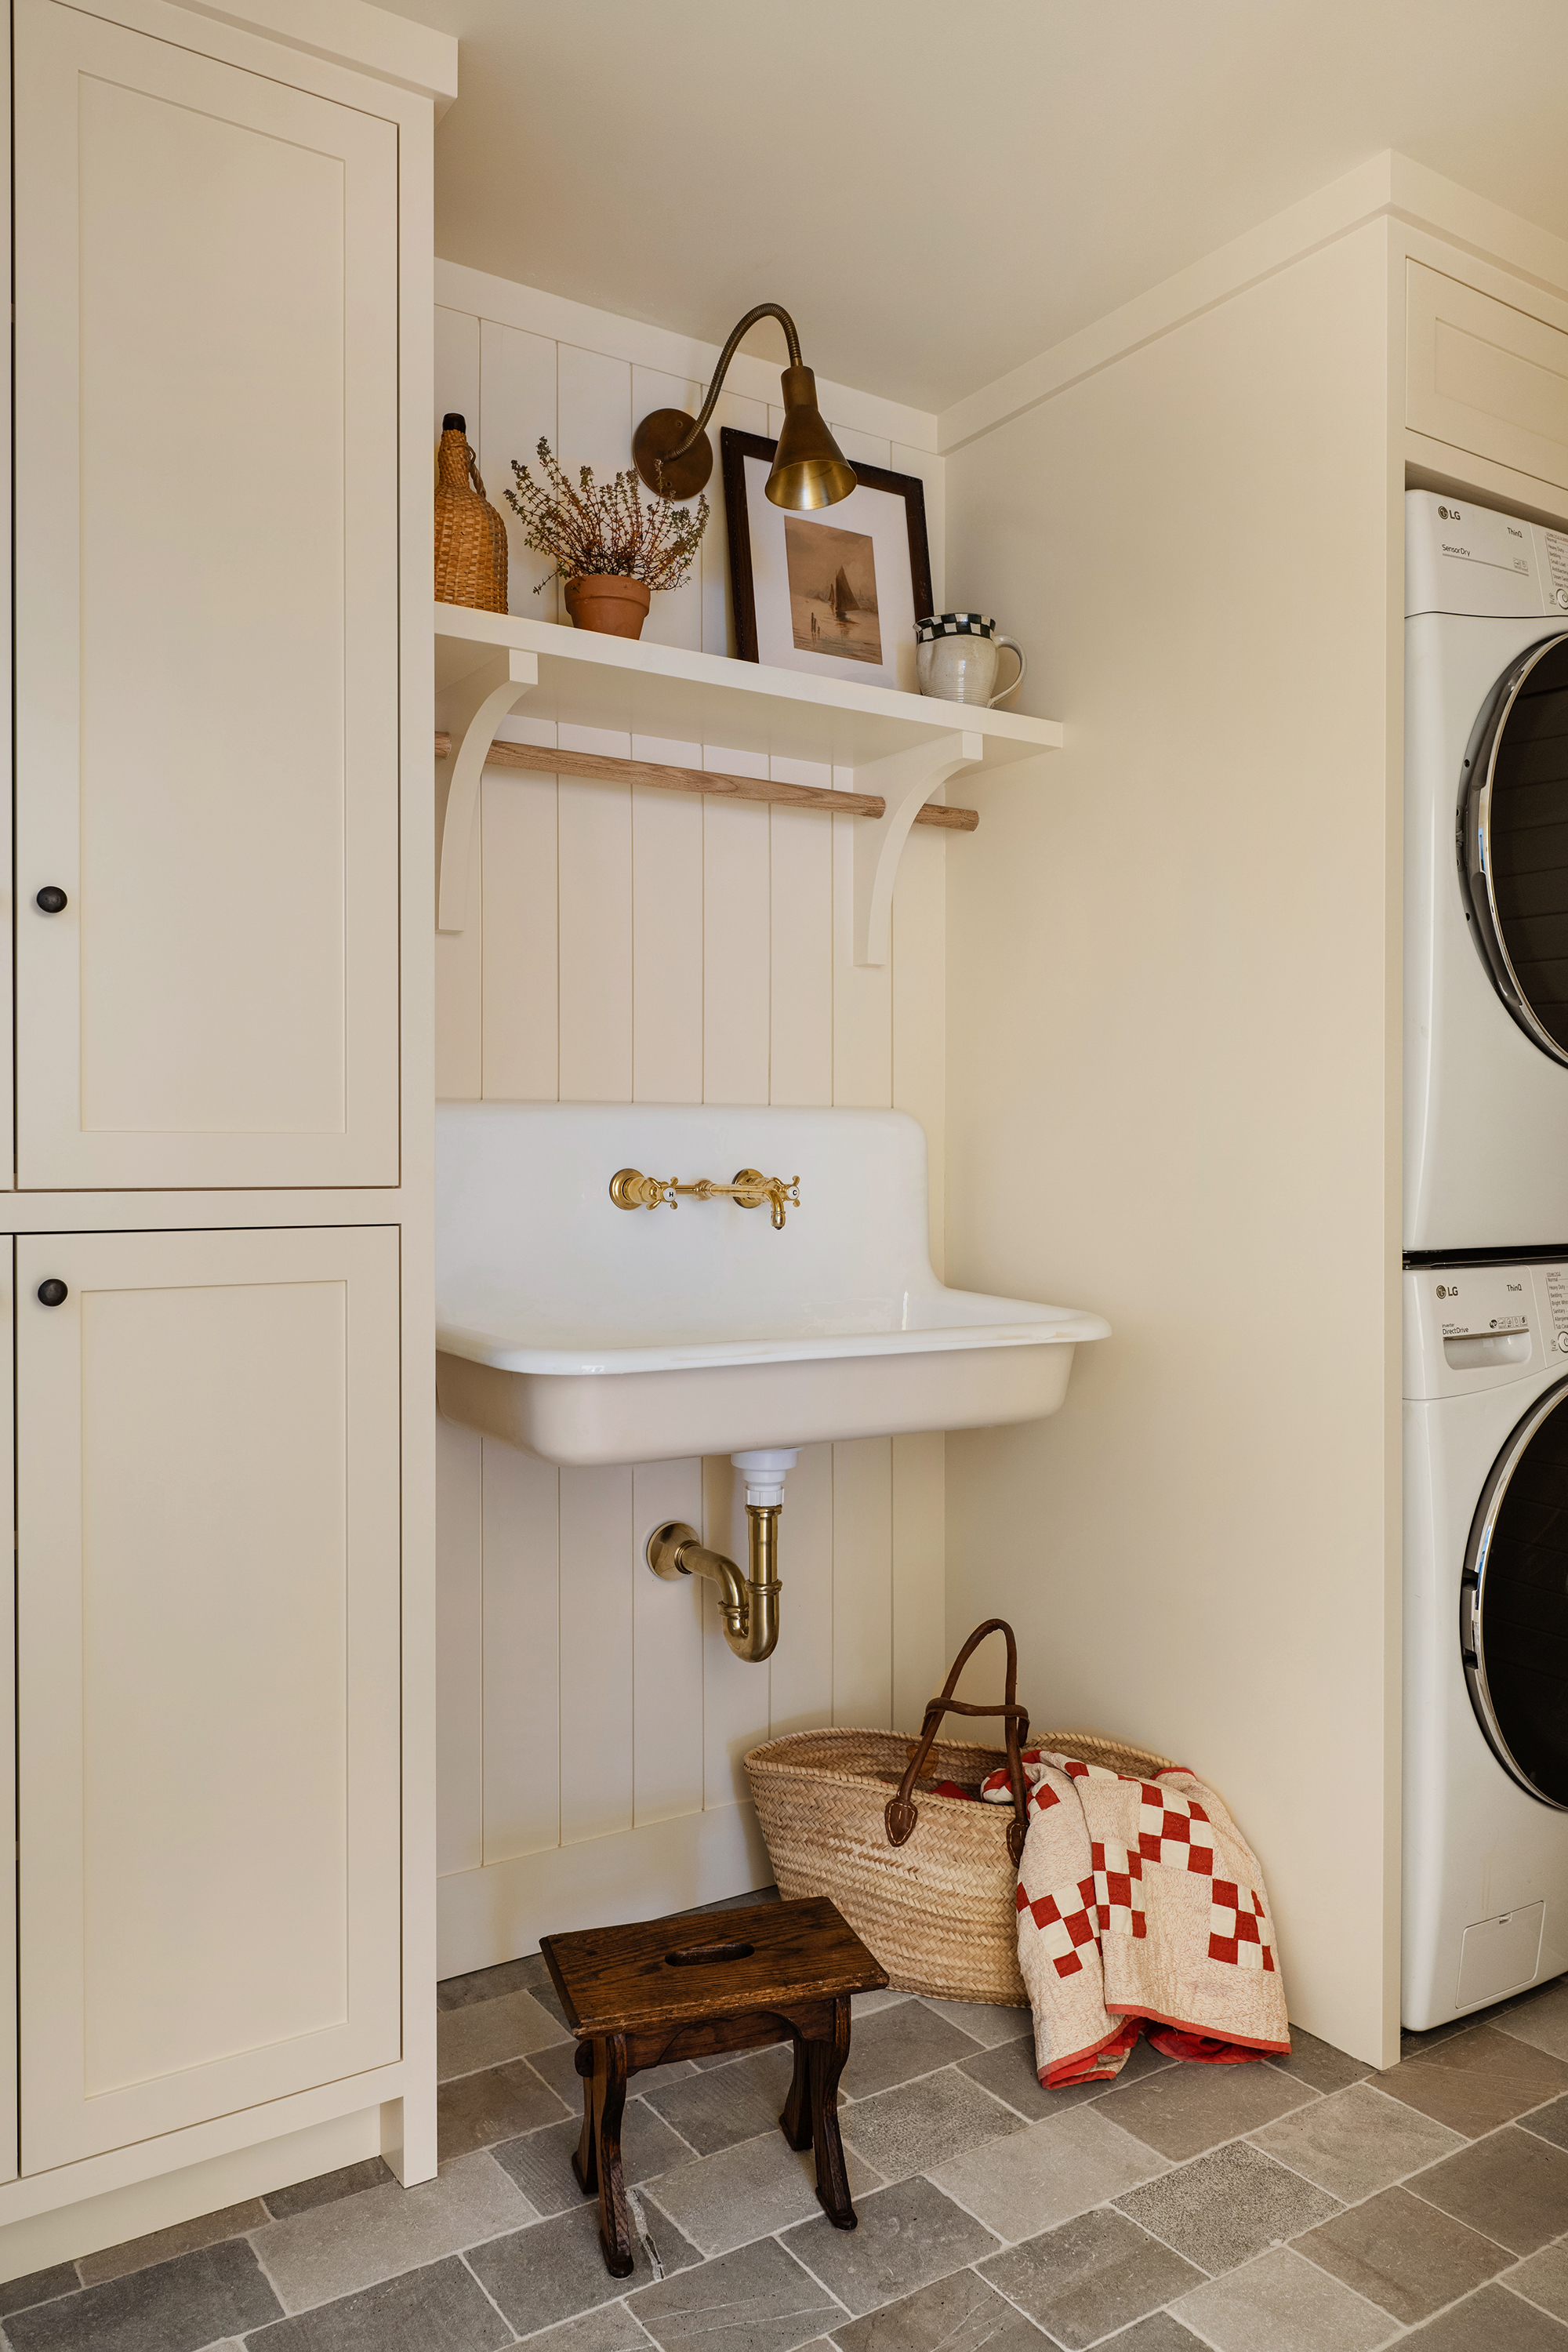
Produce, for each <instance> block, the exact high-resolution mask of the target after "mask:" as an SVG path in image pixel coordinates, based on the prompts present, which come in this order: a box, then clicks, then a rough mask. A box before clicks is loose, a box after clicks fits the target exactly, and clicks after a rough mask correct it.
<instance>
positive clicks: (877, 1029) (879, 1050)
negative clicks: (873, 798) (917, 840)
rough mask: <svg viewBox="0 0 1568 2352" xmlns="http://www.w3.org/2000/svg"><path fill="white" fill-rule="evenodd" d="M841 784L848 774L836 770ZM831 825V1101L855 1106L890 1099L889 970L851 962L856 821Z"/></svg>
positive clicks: (877, 1106)
mask: <svg viewBox="0 0 1568 2352" xmlns="http://www.w3.org/2000/svg"><path fill="white" fill-rule="evenodd" d="M834 775H835V777H836V779H837V782H839V784H840V786H841V787H842V788H848V789H852V787H851V786H850V784H849V772H848V771H847V770H844V769H835V770H834ZM829 823H830V824H832V827H833V1099H834V1101H835V1102H836V1103H841V1104H846V1105H849V1106H852V1107H853V1108H857V1109H859V1110H890V1109H891V1108H892V1102H893V1020H892V1003H893V997H892V971H891V967H890V966H889V965H888V964H885V963H879V964H858V963H857V962H856V961H855V820H854V818H853V817H852V816H835V817H832V818H830V819H829Z"/></svg>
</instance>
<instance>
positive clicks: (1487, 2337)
mask: <svg viewBox="0 0 1568 2352" xmlns="http://www.w3.org/2000/svg"><path fill="white" fill-rule="evenodd" d="M1399 2340H1400V2343H1401V2344H1402V2345H1404V2344H1414V2345H1417V2346H1419V2347H1420V2352H1568V2327H1564V2326H1563V2323H1562V2321H1561V2320H1557V2319H1552V2318H1549V2317H1548V2315H1547V2314H1546V2313H1545V2312H1543V2311H1537V2310H1536V2308H1535V2306H1534V2305H1533V2304H1529V2303H1525V2302H1523V2301H1522V2300H1521V2298H1520V2296H1518V2295H1517V2294H1510V2293H1509V2291H1508V2289H1507V2287H1505V2286H1483V2287H1482V2288H1481V2289H1480V2291H1479V2294H1472V2295H1470V2296H1468V2298H1467V2299H1466V2301H1465V2302H1463V2303H1457V2304H1456V2305H1454V2308H1453V2310H1452V2311H1445V2312H1444V2313H1443V2314H1442V2315H1441V2316H1440V2317H1439V2318H1436V2319H1429V2320H1428V2321H1427V2322H1426V2326H1425V2327H1418V2328H1416V2330H1415V2334H1414V2335H1412V2336H1401V2337H1400V2339H1399Z"/></svg>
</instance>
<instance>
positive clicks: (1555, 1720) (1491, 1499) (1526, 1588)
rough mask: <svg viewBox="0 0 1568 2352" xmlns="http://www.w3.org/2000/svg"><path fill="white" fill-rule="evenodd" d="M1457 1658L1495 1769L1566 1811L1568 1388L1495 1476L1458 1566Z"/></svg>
mask: <svg viewBox="0 0 1568 2352" xmlns="http://www.w3.org/2000/svg"><path fill="white" fill-rule="evenodd" d="M1459 1649H1460V1653H1461V1654H1462V1656H1463V1659H1464V1664H1465V1679H1466V1681H1467V1682H1468V1685H1469V1690H1470V1702H1471V1705H1472V1706H1474V1708H1475V1710H1476V1714H1477V1717H1479V1722H1480V1726H1481V1729H1482V1730H1483V1731H1484V1732H1485V1733H1486V1736H1487V1738H1488V1740H1489V1742H1490V1744H1491V1747H1492V1748H1493V1749H1494V1750H1495V1752H1496V1754H1497V1757H1498V1759H1499V1761H1500V1763H1501V1764H1502V1765H1504V1766H1505V1767H1506V1769H1508V1771H1510V1773H1511V1774H1512V1775H1513V1778H1514V1779H1515V1780H1517V1781H1518V1782H1519V1784H1520V1786H1521V1788H1523V1789H1528V1790H1529V1791H1530V1793H1531V1796H1532V1797H1539V1798H1540V1799H1541V1801H1542V1803H1543V1804H1548V1805H1556V1806H1559V1807H1560V1808H1562V1809H1563V1810H1565V1811H1568V1379H1565V1380H1562V1381H1557V1382H1556V1384H1555V1385H1554V1386H1553V1387H1552V1388H1550V1389H1548V1390H1547V1391H1546V1393H1545V1395H1544V1396H1542V1397H1541V1398H1539V1399H1538V1400H1537V1402H1535V1404H1534V1405H1533V1406H1532V1407H1531V1410H1530V1412H1527V1413H1526V1414H1525V1416H1524V1419H1523V1420H1522V1421H1521V1423H1520V1424H1519V1426H1518V1428H1517V1429H1516V1430H1515V1431H1514V1433H1513V1434H1512V1436H1511V1437H1510V1439H1509V1441H1508V1444H1506V1445H1505V1446H1504V1448H1503V1450H1502V1452H1501V1454H1500V1455H1499V1456H1498V1458H1497V1461H1496V1462H1495V1463H1494V1464H1493V1465H1492V1470H1491V1475H1490V1476H1489V1479H1488V1481H1487V1485H1486V1488H1485V1491H1484V1492H1483V1494H1482V1496H1481V1499H1480V1504H1479V1508H1478V1509H1477V1512H1476V1517H1475V1524H1474V1526H1473V1527H1472V1528H1471V1529H1470V1540H1469V1546H1468V1550H1467V1552H1466V1555H1465V1572H1464V1577H1463V1580H1462V1583H1461V1587H1460V1596H1459Z"/></svg>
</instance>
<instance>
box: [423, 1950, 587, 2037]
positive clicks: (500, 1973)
mask: <svg viewBox="0 0 1568 2352" xmlns="http://www.w3.org/2000/svg"><path fill="white" fill-rule="evenodd" d="M510 1992H531V1994H532V1995H533V1998H534V2000H537V2001H542V2002H543V2004H544V2006H545V2008H546V2009H548V2010H549V2011H550V2012H551V2014H552V2016H555V2015H557V2014H559V2015H560V2017H561V2021H562V2023H563V2024H564V2023H565V2011H563V2010H562V2008H561V2003H560V1999H559V1996H558V1995H557V1993H556V1990H555V1987H554V1985H553V1984H552V1982H551V1979H550V1970H549V1969H548V1967H547V1966H546V1964H545V1958H544V1955H543V1953H542V1952H528V1953H525V1955H524V1956H523V1958H521V1960H502V1961H501V1962H500V1966H499V1967H497V1968H493V1969H474V1970H473V1971H472V1972H471V1974H469V1975H468V1976H466V1977H447V1978H445V1979H443V1980H442V1982H441V1983H440V1984H438V1985H437V1988H436V2008H437V2013H440V2012H442V2011H447V2010H453V2009H468V2007H470V2005H471V2004H472V2003H474V2002H475V2001H482V2000H504V1999H505V1997H506V1995H507V1994H508V1993H510Z"/></svg>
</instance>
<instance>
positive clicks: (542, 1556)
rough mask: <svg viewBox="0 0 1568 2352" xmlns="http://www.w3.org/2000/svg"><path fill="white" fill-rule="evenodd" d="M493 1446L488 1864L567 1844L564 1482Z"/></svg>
mask: <svg viewBox="0 0 1568 2352" xmlns="http://www.w3.org/2000/svg"><path fill="white" fill-rule="evenodd" d="M481 1443H482V1444H483V1447H484V1466H483V1498H484V1563H485V1566H484V1773H485V1787H484V1821H485V1860H486V1861H487V1862H505V1861H507V1860H509V1859H510V1856H511V1855H513V1854H518V1853H538V1852H539V1851H540V1850H541V1848H542V1847H545V1846H552V1845H558V1844H559V1843H560V1842H561V1723H560V1687H559V1685H560V1612H561V1591H560V1582H561V1580H560V1562H559V1543H560V1525H559V1513H560V1478H561V1474H560V1472H559V1471H558V1470H556V1469H554V1468H553V1467H552V1465H551V1464H550V1463H548V1462H540V1461H538V1460H536V1459H535V1457H534V1456H533V1455H532V1454H522V1453H520V1452H519V1451H518V1450H517V1448H516V1447H515V1446H510V1445H503V1444H500V1440H499V1439H496V1438H493V1437H487V1438H485V1439H483V1440H482V1441H481Z"/></svg>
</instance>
